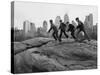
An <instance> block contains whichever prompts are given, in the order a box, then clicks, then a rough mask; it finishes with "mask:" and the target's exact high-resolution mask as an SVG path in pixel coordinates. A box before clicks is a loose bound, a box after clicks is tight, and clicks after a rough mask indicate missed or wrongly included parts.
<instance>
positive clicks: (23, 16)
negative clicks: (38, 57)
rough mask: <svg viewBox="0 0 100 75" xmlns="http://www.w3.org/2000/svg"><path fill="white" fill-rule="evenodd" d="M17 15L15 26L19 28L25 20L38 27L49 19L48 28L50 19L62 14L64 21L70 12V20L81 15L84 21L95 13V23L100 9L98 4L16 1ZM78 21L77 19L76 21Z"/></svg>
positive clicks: (15, 16)
mask: <svg viewBox="0 0 100 75" xmlns="http://www.w3.org/2000/svg"><path fill="white" fill-rule="evenodd" d="M14 11H15V15H14V27H17V28H19V29H22V28H23V22H24V21H25V20H29V21H30V22H33V23H35V26H36V27H42V25H43V21H44V20H45V21H47V24H48V28H49V27H50V24H49V20H50V19H53V21H54V23H55V19H56V17H57V16H60V17H61V19H62V20H63V21H64V15H65V14H68V16H69V21H70V22H71V21H72V20H74V21H75V18H76V17H79V18H80V20H82V22H84V21H85V17H86V16H87V15H89V14H90V13H92V14H93V25H95V24H96V23H97V21H98V9H97V7H96V6H83V5H67V4H66V5H65V4H52V3H31V2H28V3H25V2H18V1H15V9H14ZM75 22H76V21H75Z"/></svg>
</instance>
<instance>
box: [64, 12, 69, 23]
mask: <svg viewBox="0 0 100 75" xmlns="http://www.w3.org/2000/svg"><path fill="white" fill-rule="evenodd" d="M66 22H69V16H68V14H65V15H64V23H65V24H66Z"/></svg>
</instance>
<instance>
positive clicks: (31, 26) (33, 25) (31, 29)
mask: <svg viewBox="0 0 100 75" xmlns="http://www.w3.org/2000/svg"><path fill="white" fill-rule="evenodd" d="M30 31H31V32H32V33H34V32H36V27H35V24H34V23H32V22H31V23H30Z"/></svg>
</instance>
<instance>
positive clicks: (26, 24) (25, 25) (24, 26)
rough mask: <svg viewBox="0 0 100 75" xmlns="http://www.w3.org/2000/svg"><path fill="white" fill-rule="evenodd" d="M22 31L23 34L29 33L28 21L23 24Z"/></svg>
mask: <svg viewBox="0 0 100 75" xmlns="http://www.w3.org/2000/svg"><path fill="white" fill-rule="evenodd" d="M23 30H24V32H25V33H27V32H29V31H30V22H29V21H28V20H26V21H24V22H23Z"/></svg>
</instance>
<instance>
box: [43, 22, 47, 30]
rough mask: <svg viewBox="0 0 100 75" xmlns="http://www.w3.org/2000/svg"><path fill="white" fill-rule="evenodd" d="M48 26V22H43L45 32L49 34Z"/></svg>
mask: <svg viewBox="0 0 100 75" xmlns="http://www.w3.org/2000/svg"><path fill="white" fill-rule="evenodd" d="M47 26H48V24H47V21H43V31H44V32H47Z"/></svg>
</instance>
